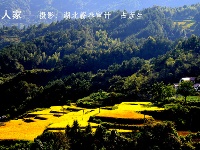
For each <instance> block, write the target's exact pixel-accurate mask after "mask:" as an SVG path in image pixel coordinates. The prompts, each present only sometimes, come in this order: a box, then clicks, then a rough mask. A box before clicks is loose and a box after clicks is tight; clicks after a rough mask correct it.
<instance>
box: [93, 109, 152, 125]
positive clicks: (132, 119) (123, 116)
mask: <svg viewBox="0 0 200 150" xmlns="http://www.w3.org/2000/svg"><path fill="white" fill-rule="evenodd" d="M144 117H145V118H144ZM95 119H100V120H101V121H102V122H112V123H118V124H142V123H144V119H146V120H153V118H152V117H151V116H149V115H143V114H140V113H137V112H135V111H133V110H132V111H131V110H104V111H103V112H100V113H99V114H97V115H96V116H95Z"/></svg>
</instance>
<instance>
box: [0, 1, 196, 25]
mask: <svg viewBox="0 0 200 150" xmlns="http://www.w3.org/2000/svg"><path fill="white" fill-rule="evenodd" d="M198 2H199V0H192V1H191V0H162V1H160V0H151V1H148V2H147V0H115V1H108V0H95V1H94V0H76V1H73V0H1V2H0V8H1V9H0V26H2V25H6V26H7V25H8V26H9V25H13V24H15V25H16V24H17V25H18V26H19V25H20V23H21V24H23V25H24V24H25V25H28V24H36V23H41V22H45V23H50V22H52V21H57V20H62V19H63V18H64V13H65V12H70V13H74V12H77V13H80V12H82V11H85V12H87V13H90V12H94V13H96V12H106V11H116V10H121V11H123V10H127V11H129V12H130V11H136V10H142V9H144V8H148V7H153V6H166V7H180V6H184V5H192V4H196V3H198ZM17 9H19V10H21V12H22V13H21V18H19V19H13V11H14V10H17ZM5 11H7V14H8V15H10V19H9V18H4V19H2V18H3V17H4V15H5V14H6V12H5ZM40 12H44V13H45V14H44V13H43V15H46V19H41V18H40V17H41V16H40ZM48 12H53V14H48ZM49 16H51V17H49ZM47 17H48V18H47ZM49 18H50V19H49Z"/></svg>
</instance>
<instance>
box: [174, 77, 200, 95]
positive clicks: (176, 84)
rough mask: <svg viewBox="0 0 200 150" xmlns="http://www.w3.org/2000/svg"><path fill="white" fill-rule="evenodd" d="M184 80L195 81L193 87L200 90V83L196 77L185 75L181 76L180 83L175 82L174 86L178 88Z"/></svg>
mask: <svg viewBox="0 0 200 150" xmlns="http://www.w3.org/2000/svg"><path fill="white" fill-rule="evenodd" d="M183 81H190V82H193V87H194V89H195V90H196V91H198V92H199V91H200V83H196V77H184V78H181V79H180V81H179V83H174V88H175V89H177V88H178V86H179V84H180V83H181V82H183Z"/></svg>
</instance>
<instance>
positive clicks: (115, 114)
mask: <svg viewBox="0 0 200 150" xmlns="http://www.w3.org/2000/svg"><path fill="white" fill-rule="evenodd" d="M115 107H116V109H115V110H105V109H100V113H99V108H97V109H85V108H79V107H76V106H52V107H50V108H48V109H44V110H40V111H35V112H31V113H28V114H27V115H24V117H23V118H22V119H18V120H11V121H8V122H5V123H1V126H0V139H24V140H34V138H36V137H37V136H38V135H40V134H42V133H43V131H44V130H50V131H53V132H59V131H61V132H63V131H64V129H65V128H66V126H67V125H70V126H72V124H73V122H74V120H77V121H78V123H79V125H80V127H81V128H84V127H85V126H87V125H88V120H89V118H90V117H91V116H97V117H101V118H116V119H122V120H123V119H125V120H126V119H130V120H140V121H142V122H143V119H144V115H143V114H140V113H137V112H139V111H143V110H152V111H153V110H163V108H158V107H154V106H153V105H152V104H151V103H150V102H123V103H121V104H118V105H115ZM145 118H146V119H148V118H152V117H151V116H148V115H145ZM90 125H91V126H92V128H93V130H94V131H95V129H96V127H97V126H98V125H99V124H97V123H93V122H90ZM117 130H119V131H120V132H130V131H131V130H127V131H126V130H120V129H117Z"/></svg>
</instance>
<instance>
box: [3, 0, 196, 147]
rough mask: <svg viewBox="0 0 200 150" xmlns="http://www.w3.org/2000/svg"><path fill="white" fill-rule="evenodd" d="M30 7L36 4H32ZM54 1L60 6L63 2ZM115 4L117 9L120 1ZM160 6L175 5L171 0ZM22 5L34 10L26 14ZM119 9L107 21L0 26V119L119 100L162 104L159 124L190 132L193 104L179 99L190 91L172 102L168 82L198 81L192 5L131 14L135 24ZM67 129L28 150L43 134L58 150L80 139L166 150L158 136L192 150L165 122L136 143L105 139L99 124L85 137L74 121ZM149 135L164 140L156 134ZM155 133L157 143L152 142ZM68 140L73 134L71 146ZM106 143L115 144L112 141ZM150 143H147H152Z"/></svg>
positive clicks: (48, 3) (108, 136) (52, 3)
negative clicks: (55, 107)
mask: <svg viewBox="0 0 200 150" xmlns="http://www.w3.org/2000/svg"><path fill="white" fill-rule="evenodd" d="M36 2H38V5H35V3H36ZM59 2H60V3H61V4H62V3H63V7H64V2H62V1H59ZM70 2H72V1H70ZM87 2H90V1H89V0H88V1H81V0H80V1H76V2H74V1H73V2H72V4H73V5H74V6H76V7H75V8H77V7H78V6H79V5H82V6H84V5H87ZM118 2H119V3H123V4H124V3H125V1H123V0H119V1H118ZM128 2H131V1H128ZM135 2H138V1H135ZM140 2H141V3H144V2H145V1H140ZM166 2H171V4H170V5H173V6H177V5H178V4H177V3H178V2H177V1H173V2H172V1H171V0H168V1H166ZM166 2H165V1H163V2H160V4H165V3H166ZM184 2H189V1H186V0H185V1H184ZM57 3H58V2H55V1H54V0H51V1H50V0H48V1H47V0H46V1H30V0H29V1H28V0H27V1H19V3H16V2H12V3H8V1H3V2H2V3H1V5H3V6H5V7H3V8H5V9H8V7H10V6H11V5H12V6H16V8H17V6H18V5H21V6H23V7H24V6H25V5H26V6H27V7H26V10H25V9H24V10H23V11H25V12H27V13H30V12H32V10H31V9H34V10H35V11H37V10H40V9H41V6H42V5H44V6H47V8H51V9H57V7H58V6H57ZM95 4H96V5H97V4H99V1H96V2H95ZM117 4H118V3H117ZM185 4H188V3H185ZM30 5H34V8H29V7H30ZM50 6H54V7H50ZM59 6H60V5H59ZM91 7H92V6H91ZM102 7H103V6H102ZM138 7H140V5H138ZM70 8H71V7H70ZM88 8H89V7H88ZM63 9H64V8H63ZM8 10H9V9H8ZM69 10H70V9H69ZM127 11H128V8H127ZM127 11H125V10H124V11H123V10H122V11H120V10H114V9H113V11H112V12H111V13H112V16H110V18H109V19H108V18H105V17H94V18H85V19H63V20H59V21H57V20H54V21H51V22H50V23H48V22H43V23H40V22H39V21H38V20H34V21H35V24H31V23H32V22H31V21H30V22H27V25H28V24H29V25H28V26H26V27H23V28H19V26H12V24H13V23H14V22H12V21H11V22H6V21H5V22H4V21H3V22H2V27H1V28H0V91H1V92H0V97H1V100H0V102H1V105H0V116H3V115H5V116H7V118H8V119H12V118H15V117H19V116H20V115H22V114H24V113H25V112H27V111H29V110H32V109H35V108H42V107H50V106H52V105H64V104H69V103H71V102H73V103H76V105H78V106H81V107H101V106H106V105H114V104H116V103H119V102H122V101H151V102H152V103H154V104H156V105H161V106H163V107H164V106H165V104H170V109H167V113H166V114H164V115H165V117H166V120H170V121H174V122H175V124H176V127H177V129H180V130H182V129H183V130H195V131H198V130H199V123H198V112H199V110H200V109H199V106H200V105H199V102H191V101H188V102H187V101H186V97H187V96H188V95H198V93H197V92H195V91H192V92H190V91H186V92H188V93H189V94H187V95H184V94H182V95H183V96H185V102H184V103H182V101H180V100H179V99H177V98H176V97H174V95H175V90H174V87H173V83H176V82H178V81H179V80H180V79H181V78H182V77H186V76H188V77H197V78H196V82H200V75H199V73H200V56H199V52H200V17H199V14H200V4H193V5H184V6H182V7H173V8H170V7H161V6H153V7H151V8H145V9H142V10H141V11H136V13H141V14H142V17H141V18H139V19H136V18H134V19H128V18H122V16H121V15H122V14H123V13H125V12H127ZM0 13H4V12H2V11H0ZM58 13H59V12H58ZM127 13H128V12H127ZM15 21H16V20H15ZM24 21H26V20H24ZM22 22H23V19H22ZM15 23H16V22H15ZM30 24H31V25H30ZM190 84H191V83H190ZM183 85H184V83H183ZM190 87H192V84H191V85H190ZM191 89H192V88H191ZM183 90H185V88H184V87H183ZM183 90H182V91H183ZM178 91H181V88H180V89H179V90H178ZM182 91H181V92H179V93H183V92H182ZM176 94H178V92H177V93H176ZM86 99H87V100H88V99H89V100H88V101H85V100H86ZM169 116H170V117H169ZM191 122H192V123H191ZM74 126H75V127H74ZM74 126H73V127H72V128H70V127H68V128H67V129H66V133H68V137H67V138H68V139H66V136H65V135H63V134H60V133H58V134H51V133H48V132H47V133H46V132H45V133H44V134H43V135H41V136H39V137H38V138H37V139H36V140H35V141H34V144H33V145H32V146H33V147H34V148H38V147H39V146H41V145H40V143H39V144H38V141H40V142H41V141H43V140H44V139H45V136H47V137H48V138H49V137H51V138H54V140H55V139H56V140H58V142H61V141H62V142H64V144H63V145H65V146H66V147H65V148H66V149H68V146H69V145H70V146H71V147H74V149H76V148H77V147H78V148H80V147H81V146H83V145H84V144H85V143H86V142H87V141H82V140H83V139H84V136H86V137H87V138H91V140H94V141H95V140H99V141H101V140H102V141H103V143H104V144H105V145H103V146H102V145H98V144H96V146H99V148H102V147H107V148H108V149H109V146H110V145H109V144H108V143H109V142H110V141H111V142H114V143H116V142H118V141H117V140H119V142H122V143H126V144H125V145H123V144H122V145H121V147H122V149H126V148H127V147H128V146H133V145H134V147H135V148H136V149H137V148H138V149H148V148H147V147H145V146H144V145H142V144H141V143H143V141H144V140H149V143H148V144H149V145H150V147H151V148H152V149H154V148H155V149H156V146H155V145H156V144H155V143H156V142H157V143H159V142H161V143H162V144H161V145H159V147H161V148H162V146H163V145H165V146H166V145H168V146H169V145H170V144H168V143H167V144H166V142H165V141H163V140H161V139H164V138H167V139H168V141H173V144H172V145H171V147H170V148H171V149H173V148H175V149H176V148H177V149H184V148H185V149H187V148H188V147H190V148H191V149H192V147H193V146H194V143H193V146H192V145H191V143H189V144H188V143H187V140H186V139H182V138H180V137H179V136H177V133H176V131H175V129H174V128H175V127H174V126H173V124H170V123H163V124H157V125H155V126H150V125H148V126H146V127H144V128H141V131H142V132H141V134H137V136H136V137H137V138H132V137H128V138H127V137H126V138H124V137H122V136H120V135H118V134H116V133H115V132H114V131H113V132H111V133H110V134H106V132H105V129H104V128H103V127H101V126H100V127H98V130H97V131H96V132H95V133H94V134H92V133H91V132H90V126H89V125H88V127H87V128H86V129H88V130H86V131H84V133H83V131H80V129H79V125H78V123H77V122H75V123H74ZM74 128H75V129H77V130H75V129H74ZM157 129H158V130H160V131H161V130H162V133H164V132H165V134H162V133H161V132H159V133H157V132H156V131H157ZM76 131H77V132H76ZM146 131H148V132H146ZM85 132H87V133H85ZM99 134H100V136H99ZM70 135H71V136H70ZM157 135H158V136H160V137H163V138H160V139H158V138H157V137H156V136H157ZM43 136H44V137H43ZM74 136H78V138H77V140H75V139H74ZM195 136H198V134H197V135H195ZM112 137H116V139H117V140H116V141H112V140H111V139H112ZM151 137H153V138H151ZM43 138H44V139H43ZM48 138H47V139H48ZM87 138H85V139H87ZM98 138H100V139H98ZM188 138H189V137H188ZM190 138H191V137H190ZM60 139H63V140H61V141H60ZM105 139H107V140H105ZM68 140H69V141H70V144H69V143H68V142H69V141H68ZM109 140H110V141H109ZM151 140H152V141H154V142H155V143H153V144H152V143H151ZM77 141H78V142H79V141H82V144H83V145H81V144H80V145H76V143H77ZM44 142H48V141H45V140H44ZM62 142H61V143H62ZM66 143H67V144H69V145H66ZM106 144H107V145H106ZM47 145H51V144H50V143H48V144H47ZM47 145H46V146H47ZM61 145H62V144H61ZM63 145H62V146H63ZM113 145H114V147H115V148H116V145H115V144H113ZM113 145H112V144H111V146H113ZM51 146H53V145H51ZM56 146H57V145H56ZM84 146H86V147H87V145H84ZM90 146H91V147H92V146H94V145H90ZM142 146H144V147H142ZM154 146H155V147H154ZM91 147H90V148H91ZM196 147H197V148H198V145H197V146H196ZM34 148H33V149H34ZM92 148H94V147H92ZM170 148H169V149H170ZM72 149H73V148H72ZM110 149H112V148H110Z"/></svg>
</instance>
